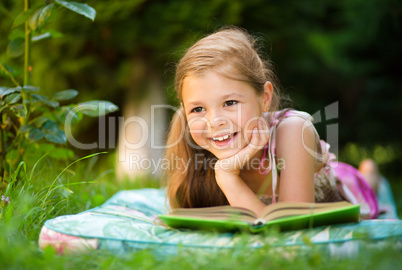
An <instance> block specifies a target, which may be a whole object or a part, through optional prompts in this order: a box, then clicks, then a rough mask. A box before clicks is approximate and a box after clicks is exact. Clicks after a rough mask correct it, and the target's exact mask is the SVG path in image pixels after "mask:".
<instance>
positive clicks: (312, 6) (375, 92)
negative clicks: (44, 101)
mask: <svg viewBox="0 0 402 270" xmlns="http://www.w3.org/2000/svg"><path fill="white" fill-rule="evenodd" d="M46 2H47V1H31V3H32V5H33V6H39V5H43V4H46ZM78 2H82V3H84V2H85V3H87V4H88V5H90V6H92V7H93V8H95V10H96V12H97V16H96V19H95V21H94V22H92V21H90V20H84V19H82V18H81V17H80V15H78V14H76V13H73V12H69V11H68V10H66V9H60V10H58V11H57V12H56V13H55V14H54V16H53V15H52V17H51V18H50V19H49V21H48V23H47V25H46V28H47V29H49V30H51V31H53V33H54V35H53V36H55V37H56V38H52V39H47V40H42V41H40V42H38V43H34V44H33V49H32V85H35V86H40V87H41V91H42V92H43V93H54V92H57V91H61V90H64V89H76V90H78V91H79V92H80V94H79V96H77V97H76V98H75V100H74V102H77V103H78V102H81V101H86V100H90V99H91V100H92V99H95V100H98V99H102V100H109V101H111V102H113V103H115V104H116V105H118V106H119V107H120V110H119V111H118V112H115V113H113V114H111V115H107V116H106V117H103V118H100V119H96V118H95V119H94V118H88V119H87V118H85V119H84V120H83V122H81V123H80V124H79V126H78V127H76V128H75V129H74V136H75V138H76V139H77V140H78V141H80V142H83V143H91V142H99V140H102V141H104V142H106V143H103V144H98V147H97V148H96V149H91V150H82V149H77V148H74V147H73V146H71V145H70V146H68V147H71V148H72V149H73V150H74V152H75V153H76V155H77V157H80V156H83V155H87V154H89V153H94V152H99V151H108V152H109V153H110V154H109V155H107V156H104V157H103V159H104V160H102V161H101V163H100V164H102V166H106V167H114V166H115V164H116V160H117V159H118V157H117V154H116V148H117V147H118V138H119V135H121V132H119V130H118V124H117V123H118V120H117V119H118V118H119V117H124V119H127V118H128V117H130V116H140V117H142V118H144V119H148V118H147V117H149V115H150V105H151V104H171V105H173V106H177V101H176V99H175V92H174V89H173V75H174V66H175V64H176V63H177V61H178V59H179V58H180V57H181V56H182V55H183V52H184V50H185V49H186V48H188V47H189V46H190V45H191V44H193V43H194V41H196V40H197V39H199V38H200V37H202V36H204V35H206V34H208V33H211V32H213V31H216V30H218V29H219V28H220V27H222V26H226V25H236V26H240V27H243V28H245V29H247V30H248V31H249V32H250V33H252V34H253V35H255V36H257V37H259V38H260V39H261V41H262V43H263V44H264V46H265V51H264V53H265V55H266V56H268V57H270V58H271V60H272V61H273V62H274V63H275V66H276V73H277V75H278V77H279V80H280V82H281V85H282V88H283V91H284V93H285V94H287V95H288V96H289V97H290V98H291V100H292V102H293V103H292V106H293V107H294V108H296V109H299V110H303V111H307V112H308V113H310V114H316V113H317V112H318V113H321V114H322V113H323V112H324V111H325V108H326V107H327V106H329V105H331V104H334V103H336V102H337V103H336V106H338V112H339V113H338V115H337V117H335V118H334V119H330V120H328V121H324V120H325V119H324V118H322V121H321V122H319V123H317V125H316V126H317V129H318V131H319V133H320V135H321V137H322V138H323V139H325V138H327V137H328V136H330V135H327V134H326V132H327V130H328V128H327V127H328V125H330V124H336V125H338V126H337V127H338V130H339V137H338V139H339V140H338V142H339V145H338V148H339V159H340V160H341V161H345V162H348V163H350V164H352V165H355V166H357V165H358V163H359V161H360V160H362V159H363V158H367V157H370V158H372V159H374V160H375V161H377V162H378V164H379V166H380V169H381V171H382V172H383V174H384V175H385V176H386V177H388V178H389V179H390V182H391V185H393V187H398V188H400V187H401V184H400V181H401V180H402V179H401V171H400V170H401V167H400V166H401V165H402V153H401V150H402V140H401V138H402V131H401V130H402V129H401V128H400V126H401V124H402V120H401V119H402V89H401V85H402V76H401V71H402V65H401V60H402V46H401V45H402V43H401V41H402V24H401V23H402V20H401V15H402V14H401V11H402V8H401V7H402V2H401V1H397V0H381V1H379V0H364V1H363V0H338V1H330V0H322V1H315V0H303V1H298V0H280V1H279V0H276V1H264V0H249V1H241V0H204V1H185V0H184V1H183V0H170V1H168V0H153V1H146V0H126V1H99V0H97V1H95V0H88V1H79V0H78ZM0 3H1V4H0V61H1V62H3V63H6V64H7V65H8V66H9V67H11V68H12V73H13V74H14V76H15V77H16V78H21V77H22V71H21V70H20V67H21V63H22V61H23V59H22V57H19V58H9V57H7V54H6V52H7V46H8V42H9V41H8V36H9V34H10V33H11V31H12V30H11V26H12V23H13V20H14V18H15V17H16V16H17V15H18V14H19V13H21V11H22V10H23V1H15V0H1V2H0ZM0 86H11V85H10V82H9V81H8V80H7V78H6V76H5V75H4V74H1V77H0ZM171 114H172V111H169V110H166V111H165V113H159V114H158V116H157V119H158V125H157V127H158V128H159V129H158V131H157V132H156V133H157V138H156V139H157V141H159V142H163V140H164V138H165V135H166V133H165V132H166V128H167V126H168V123H169V119H170V117H171ZM323 117H324V116H323ZM100 123H101V125H102V126H104V127H105V128H106V130H108V132H102V129H101V128H99V127H100ZM109 127H110V130H109V129H108V128H109ZM137 128H138V127H137ZM100 130H101V131H100ZM131 130H135V127H133V128H132V129H131ZM133 136H135V134H134V135H133ZM133 141H136V140H135V139H133ZM158 151H159V152H158ZM140 155H142V156H143V157H158V156H160V155H161V152H160V150H157V151H156V152H155V151H151V150H150V149H145V150H144V151H143V152H141V153H140ZM117 164H118V163H117ZM126 169H127V168H126ZM126 169H124V168H119V167H117V171H120V172H122V175H124V174H128V175H129V177H131V176H132V175H130V172H129V171H127V170H126ZM125 170H126V171H125ZM132 174H133V175H134V174H136V172H132Z"/></svg>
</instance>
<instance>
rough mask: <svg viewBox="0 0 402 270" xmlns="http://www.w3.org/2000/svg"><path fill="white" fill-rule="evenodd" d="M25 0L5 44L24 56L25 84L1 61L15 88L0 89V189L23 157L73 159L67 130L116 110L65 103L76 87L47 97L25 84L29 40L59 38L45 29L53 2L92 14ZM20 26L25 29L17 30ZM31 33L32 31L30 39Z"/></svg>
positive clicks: (9, 52) (77, 6)
mask: <svg viewBox="0 0 402 270" xmlns="http://www.w3.org/2000/svg"><path fill="white" fill-rule="evenodd" d="M24 3H25V5H24V11H23V12H21V13H20V14H19V15H17V16H16V18H15V19H14V22H13V24H12V28H13V29H14V30H13V32H11V34H10V35H9V40H10V42H9V44H8V46H7V55H8V57H9V58H14V57H19V56H20V55H22V54H24V55H25V58H24V84H23V86H20V84H19V83H18V79H16V78H15V76H14V75H13V68H11V67H9V66H8V65H6V64H3V63H0V70H1V72H2V73H3V74H5V75H6V76H7V77H8V79H9V80H10V82H11V83H12V84H14V87H5V86H2V87H0V125H1V131H0V181H1V186H0V191H2V190H9V188H10V186H11V185H12V183H13V180H11V178H10V175H15V174H13V173H14V172H15V171H16V168H17V166H18V164H21V161H23V160H24V161H25V162H27V160H38V159H39V158H40V157H41V156H43V155H46V154H49V155H50V156H51V157H52V158H54V159H55V160H71V159H72V158H73V157H74V153H73V152H72V151H71V150H69V149H68V148H67V147H66V146H67V141H68V137H67V136H66V130H70V129H71V126H74V125H76V124H77V123H78V122H79V120H81V119H82V117H83V115H88V116H91V117H99V116H103V115H106V114H108V113H110V112H114V111H116V110H118V108H117V106H115V105H114V104H113V103H111V102H107V101H99V100H93V101H88V102H83V103H78V104H67V101H70V100H72V99H73V98H75V97H76V96H77V95H78V91H76V90H73V89H68V90H64V91H61V92H57V93H53V94H51V95H50V96H49V95H44V94H42V93H40V91H39V90H40V88H39V87H34V86H31V85H29V82H30V76H31V71H32V65H31V60H30V55H31V42H32V41H35V42H36V41H39V40H43V39H47V38H51V37H53V36H57V32H55V31H50V32H49V31H46V32H45V31H44V30H43V29H44V28H45V26H46V23H47V22H48V20H49V19H50V18H51V15H52V14H53V13H54V12H55V10H56V6H60V7H65V8H67V9H69V10H71V11H73V12H75V13H78V14H80V15H83V16H85V17H87V18H89V19H91V20H92V21H93V20H94V19H95V15H96V12H95V10H94V9H93V8H92V7H90V6H88V5H87V4H81V3H76V2H72V1H59V0H56V1H52V2H51V1H48V2H47V4H46V5H40V6H35V7H31V6H30V1H28V0H25V2H24ZM23 24H24V25H25V28H24V31H23V30H20V29H18V27H20V26H22V25H23ZM55 33H56V34H55ZM32 34H35V36H34V37H33V38H31V37H32ZM67 135H68V134H67ZM23 164H25V163H23ZM17 171H18V172H19V170H18V169H17ZM15 177H16V176H15ZM14 181H15V179H14ZM6 193H7V192H6Z"/></svg>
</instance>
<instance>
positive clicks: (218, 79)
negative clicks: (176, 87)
mask: <svg viewBox="0 0 402 270" xmlns="http://www.w3.org/2000/svg"><path fill="white" fill-rule="evenodd" d="M231 93H233V94H238V95H245V96H247V95H250V94H253V93H255V90H254V88H253V87H252V86H251V85H250V84H248V83H246V82H244V81H241V80H236V79H233V78H230V77H228V76H225V75H223V74H221V73H219V72H215V71H207V72H205V73H203V74H200V75H191V76H187V77H186V78H185V79H184V80H183V84H182V99H183V100H185V99H186V97H189V96H197V95H205V94H209V95H210V96H209V97H210V98H216V97H217V96H219V95H228V94H231Z"/></svg>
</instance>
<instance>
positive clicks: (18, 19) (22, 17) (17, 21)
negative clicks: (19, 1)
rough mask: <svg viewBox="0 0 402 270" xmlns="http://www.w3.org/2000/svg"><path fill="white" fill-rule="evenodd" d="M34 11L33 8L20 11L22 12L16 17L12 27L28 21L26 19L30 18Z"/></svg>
mask: <svg viewBox="0 0 402 270" xmlns="http://www.w3.org/2000/svg"><path fill="white" fill-rule="evenodd" d="M32 12H33V9H28V10H25V11H24V12H22V13H20V14H19V15H18V16H17V17H16V18H15V20H14V23H13V26H12V27H13V28H14V27H17V26H18V25H21V24H23V23H24V22H26V21H27V20H28V19H29V17H30V16H31V14H32Z"/></svg>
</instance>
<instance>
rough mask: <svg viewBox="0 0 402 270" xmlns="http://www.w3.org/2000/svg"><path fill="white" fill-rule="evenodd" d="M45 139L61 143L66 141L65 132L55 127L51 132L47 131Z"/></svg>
mask: <svg viewBox="0 0 402 270" xmlns="http://www.w3.org/2000/svg"><path fill="white" fill-rule="evenodd" d="M45 138H46V140H48V141H49V142H53V143H59V144H63V143H66V142H67V137H66V134H65V133H64V131H63V130H60V129H57V130H55V131H54V132H52V133H48V134H46V136H45Z"/></svg>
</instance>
